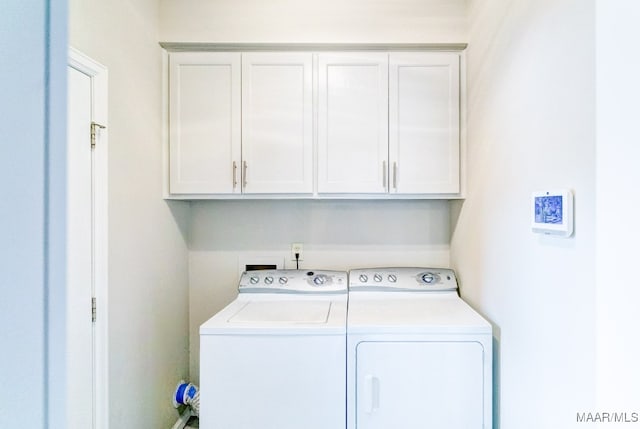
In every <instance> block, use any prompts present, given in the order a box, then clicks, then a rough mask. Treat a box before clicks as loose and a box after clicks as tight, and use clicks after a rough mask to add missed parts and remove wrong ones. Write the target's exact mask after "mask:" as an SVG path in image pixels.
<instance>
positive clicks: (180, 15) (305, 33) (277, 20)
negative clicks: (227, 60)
mask: <svg viewBox="0 0 640 429" xmlns="http://www.w3.org/2000/svg"><path fill="white" fill-rule="evenodd" d="M466 4H467V0H376V1H370V0H349V1H344V0H323V1H316V0H270V1H264V0H246V1H237V0H212V1H202V0H160V5H161V32H160V35H161V39H162V41H166V42H287V43H296V42H307V43H309V42H314V43H329V42H332V43H348V42H351V43H355V42H365V43H376V42H377V43H399V42H403V43H437V42H464V41H466V34H467V27H466Z"/></svg>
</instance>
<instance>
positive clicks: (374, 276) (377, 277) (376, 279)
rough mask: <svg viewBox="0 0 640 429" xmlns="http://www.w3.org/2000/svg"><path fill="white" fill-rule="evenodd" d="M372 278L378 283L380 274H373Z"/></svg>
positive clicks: (380, 278)
mask: <svg viewBox="0 0 640 429" xmlns="http://www.w3.org/2000/svg"><path fill="white" fill-rule="evenodd" d="M373 279H374V280H375V281H377V282H378V283H380V282H381V281H382V276H381V275H380V274H374V275H373Z"/></svg>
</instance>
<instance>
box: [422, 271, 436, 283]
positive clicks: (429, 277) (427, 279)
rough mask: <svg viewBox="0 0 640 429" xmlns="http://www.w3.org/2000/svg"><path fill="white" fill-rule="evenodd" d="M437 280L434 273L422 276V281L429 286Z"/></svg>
mask: <svg viewBox="0 0 640 429" xmlns="http://www.w3.org/2000/svg"><path fill="white" fill-rule="evenodd" d="M435 279H436V278H435V277H434V275H433V273H424V274H423V275H422V281H423V282H425V283H427V284H431V283H433V282H434V280H435Z"/></svg>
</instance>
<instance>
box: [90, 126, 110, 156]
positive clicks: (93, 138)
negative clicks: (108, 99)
mask: <svg viewBox="0 0 640 429" xmlns="http://www.w3.org/2000/svg"><path fill="white" fill-rule="evenodd" d="M97 128H100V129H101V130H104V129H105V128H107V127H105V126H104V125H101V124H99V123H97V122H91V149H93V148H94V147H96V129H97Z"/></svg>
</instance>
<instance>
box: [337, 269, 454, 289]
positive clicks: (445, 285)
mask: <svg viewBox="0 0 640 429" xmlns="http://www.w3.org/2000/svg"><path fill="white" fill-rule="evenodd" d="M457 289H458V281H457V279H456V275H455V273H454V272H453V270H450V269H447V268H419V267H397V268H393V267H386V268H358V269H355V270H351V271H349V290H352V291H359V290H361V291H410V292H414V291H415V292H422V291H425V292H429V291H454V290H457Z"/></svg>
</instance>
